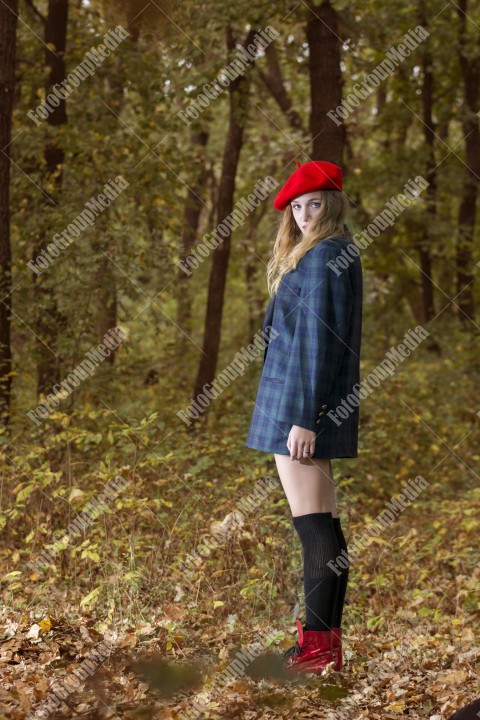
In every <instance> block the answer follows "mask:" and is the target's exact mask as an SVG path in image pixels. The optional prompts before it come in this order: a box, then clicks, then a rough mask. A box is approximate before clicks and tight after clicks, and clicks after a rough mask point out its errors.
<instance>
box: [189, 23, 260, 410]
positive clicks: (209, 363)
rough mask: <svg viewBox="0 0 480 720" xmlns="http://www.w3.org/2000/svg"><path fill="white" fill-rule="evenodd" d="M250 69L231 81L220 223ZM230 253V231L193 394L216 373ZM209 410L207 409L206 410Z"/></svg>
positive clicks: (214, 274) (220, 253) (214, 272)
mask: <svg viewBox="0 0 480 720" xmlns="http://www.w3.org/2000/svg"><path fill="white" fill-rule="evenodd" d="M254 37H255V31H254V30H250V31H249V33H248V35H247V38H246V40H245V43H244V47H245V48H246V47H247V46H248V45H249V44H250V43H252V42H253V39H254ZM235 47H236V45H235V42H234V38H233V37H232V32H231V29H230V28H228V29H227V48H228V52H229V54H230V53H232V52H233V51H234V50H235ZM249 93H250V72H246V73H245V74H244V75H239V76H238V77H237V78H235V80H234V81H233V82H232V83H231V84H230V85H229V102H230V115H229V126H228V131H227V138H226V141H225V147H224V152H223V164H222V176H221V181H220V187H219V192H218V202H217V223H218V224H219V223H221V222H222V221H223V220H224V219H225V218H226V217H227V215H229V213H230V212H231V211H232V210H233V201H234V194H235V176H236V174H237V167H238V162H239V159H240V151H241V149H242V144H243V133H244V128H245V124H246V120H247V116H248V99H249ZM229 256H230V235H228V236H227V237H226V238H224V239H223V241H222V242H221V243H220V244H218V245H217V247H216V248H215V250H214V251H213V258H212V268H211V272H210V281H209V286H208V299H207V311H206V315H205V327H204V339H203V354H202V357H201V360H200V365H199V369H198V374H197V378H196V381H195V389H194V397H197V396H198V395H199V394H200V393H202V392H203V388H204V386H205V385H207V386H208V384H209V383H211V382H212V380H213V379H214V377H215V372H216V369H217V361H218V352H219V348H220V334H221V326H222V316H223V300H224V295H225V283H226V278H227V270H228V259H229ZM205 412H206V410H205Z"/></svg>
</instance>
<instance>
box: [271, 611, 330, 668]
mask: <svg viewBox="0 0 480 720" xmlns="http://www.w3.org/2000/svg"><path fill="white" fill-rule="evenodd" d="M295 622H296V625H297V631H298V641H297V642H296V643H295V645H294V646H293V647H291V648H289V649H288V650H287V651H286V652H285V653H284V655H283V662H284V667H285V668H286V669H292V670H293V671H303V672H311V673H316V674H317V675H320V674H321V673H322V671H323V670H324V669H325V668H326V666H327V665H328V663H331V662H336V658H335V656H334V655H333V654H332V632H331V630H304V629H303V627H302V623H301V622H300V620H296V621H295Z"/></svg>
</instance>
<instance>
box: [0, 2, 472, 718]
mask: <svg viewBox="0 0 480 720" xmlns="http://www.w3.org/2000/svg"><path fill="white" fill-rule="evenodd" d="M479 26H480V7H479V6H478V4H475V3H473V2H471V0H458V2H455V1H454V0H445V1H443V0H417V1H416V2H411V1H409V2H403V3H400V2H398V1H395V2H391V3H389V2H385V0H353V1H351V2H346V1H343V0H332V1H331V2H329V1H328V0H324V1H323V2H319V3H316V4H315V3H314V2H312V0H300V2H296V1H294V0H280V1H279V2H275V3H267V2H263V1H262V0H252V1H251V2H248V3H246V2H237V3H234V4H224V3H215V2H196V3H193V2H190V0H186V1H185V2H183V3H181V4H180V3H174V2H169V1H168V0H127V1H126V2H123V3H114V2H101V1H100V0H99V1H98V2H97V1H96V0H91V2H88V1H87V0H21V1H20V2H17V0H2V2H1V3H0V96H1V99H2V100H1V106H0V142H1V146H0V147H1V148H2V153H1V154H0V258H1V275H0V284H1V287H0V292H1V298H2V302H1V303H0V377H1V385H0V411H1V420H2V428H1V434H0V442H1V445H2V456H1V465H2V467H1V471H2V474H1V478H2V485H1V505H0V527H1V532H2V543H1V548H0V580H1V599H2V618H1V621H2V626H1V632H2V649H1V653H2V655H1V659H2V664H1V666H0V667H1V672H2V676H3V680H2V687H1V689H0V712H1V713H3V714H2V715H1V717H15V718H23V717H41V716H42V715H41V714H39V713H41V711H43V712H44V715H43V717H45V716H48V717H52V718H57V717H58V718H64V717H70V716H72V717H73V716H75V717H76V716H77V715H78V713H81V714H82V715H81V716H82V717H91V718H100V717H102V718H107V717H112V718H113V717H119V718H120V717H121V718H134V717H135V718H137V717H152V718H153V717H162V718H163V717H165V718H181V717H199V718H203V717H204V718H217V717H218V718H220V717H242V718H273V717H290V716H292V715H293V714H295V715H296V716H297V717H321V718H323V717H326V718H328V717H334V718H336V719H337V720H338V718H382V720H383V719H384V718H396V717H400V716H405V715H408V717H415V718H424V717H427V718H430V719H431V720H432V719H435V720H441V718H447V717H449V716H450V715H451V713H452V712H454V710H455V709H456V708H459V707H462V706H463V705H465V704H466V703H467V702H469V701H471V700H473V699H475V698H476V697H478V695H480V688H479V684H478V657H479V654H480V649H479V647H478V643H477V642H476V641H475V637H478V620H479V611H480V601H479V597H478V581H479V577H480V555H479V551H478V525H479V521H478V518H479V508H480V491H479V484H478V479H479V470H480V467H479V463H478V460H479V457H480V454H479V441H480V431H479V422H480V406H479V402H478V397H479V396H478V387H479V371H480V354H479V352H478V339H479V331H480V327H479V318H478V302H479V280H478V274H479V271H480V253H479V251H478V237H479V231H478V220H477V215H478V210H477V206H478V200H477V195H478V179H479V177H480V130H479V86H480V53H479V49H480V27H479ZM259 38H261V40H259ZM312 159H322V160H329V161H331V162H335V163H338V164H340V165H341V166H342V168H343V170H344V190H345V192H346V193H347V195H348V197H349V199H350V203H351V219H350V222H349V228H350V230H351V232H352V234H353V235H354V237H357V238H363V241H362V244H363V247H361V246H360V247H361V250H360V254H361V260H362V265H363V270H364V322H363V336H362V358H361V376H362V378H367V377H370V378H376V379H377V381H378V382H377V384H376V386H374V387H373V389H372V391H371V392H370V393H366V395H365V397H364V399H362V401H361V408H360V441H359V456H358V458H355V459H350V460H338V461H334V472H335V478H336V482H337V483H338V503H339V511H340V517H341V518H342V522H343V524H344V527H345V532H346V536H347V542H348V543H349V544H350V547H351V548H352V559H353V561H352V562H351V568H350V582H349V589H348V595H347V605H346V610H345V618H344V620H345V630H344V632H345V660H346V662H345V668H344V671H343V672H342V673H333V674H331V675H330V676H329V677H328V678H326V679H322V680H318V679H316V680H311V679H310V681H308V682H306V683H303V684H302V683H301V684H298V685H295V687H292V686H290V685H289V684H288V683H289V682H290V681H286V680H285V679H281V678H280V679H279V678H278V677H275V676H274V675H275V673H274V672H273V671H272V667H271V666H268V668H267V669H268V672H266V666H265V665H264V666H262V668H263V671H265V672H264V676H263V677H259V675H258V668H257V675H255V676H254V677H252V667H253V666H254V663H247V664H246V666H245V667H244V668H243V670H241V671H240V670H238V668H237V671H236V674H235V673H234V677H233V678H231V679H230V681H229V682H224V681H222V678H223V677H224V676H223V675H222V673H224V672H225V669H226V668H229V667H230V663H232V661H233V660H234V659H235V657H237V655H236V654H237V653H239V652H240V653H241V652H242V651H244V650H245V648H248V647H250V646H251V643H252V642H253V641H254V640H255V641H256V642H257V643H259V647H260V649H262V650H263V651H265V652H266V653H269V655H268V657H269V658H270V659H271V658H272V656H273V655H275V654H276V655H279V654H280V653H281V652H282V650H284V649H285V648H287V647H289V646H290V645H291V644H292V643H293V639H294V638H293V631H294V629H295V626H294V620H295V617H297V615H298V614H300V616H301V613H302V595H301V590H302V575H301V555H300V553H301V548H300V545H299V541H298V539H297V538H296V536H295V533H294V531H293V527H292V524H291V517H290V511H289V508H288V505H287V502H286V499H285V497H284V496H283V493H282V491H281V488H280V486H279V484H278V482H272V480H275V479H276V480H277V481H278V477H277V474H276V470H275V466H274V462H273V457H272V456H269V455H268V454H267V453H261V452H257V451H253V450H250V449H247V448H246V447H245V439H246V434H247V431H248V425H249V422H250V417H251V413H252V409H253V403H254V399H255V395H256V388H257V384H258V379H259V376H260V372H261V364H262V359H263V352H261V351H259V349H258V343H257V339H258V332H259V330H260V329H261V324H262V319H263V316H264V312H265V308H266V304H267V302H268V293H267V288H266V272H265V271H266V263H267V261H268V257H269V253H270V251H271V246H272V242H273V238H274V235H275V228H276V224H277V222H278V215H279V214H278V213H277V211H275V210H274V209H273V206H272V202H273V197H274V194H275V192H276V191H275V187H280V185H281V184H283V182H284V181H285V179H286V178H287V177H288V175H289V174H291V173H292V172H293V171H294V170H295V169H296V167H297V165H296V161H298V162H301V163H302V164H303V163H304V162H308V161H309V160H312ZM419 178H420V179H421V180H420V181H421V183H422V188H421V191H417V192H416V193H414V194H413V196H410V197H408V196H406V193H407V190H406V188H407V187H409V186H410V187H411V183H412V181H415V180H416V179H417V182H418V180H419ZM265 182H270V183H271V187H272V188H273V189H272V190H271V192H265V191H264V190H263V197H260V198H259V196H258V190H256V188H257V189H258V188H259V187H262V188H263V189H265ZM409 183H410V185H409ZM402 194H403V195H402ZM400 196H402V197H403V199H399V198H400ZM405 197H407V200H405ZM399 203H400V204H399ZM392 208H393V211H392ZM386 210H390V214H388V213H386ZM392 216H393V217H392ZM228 218H234V222H230V225H229V223H228ZM378 218H383V227H382V228H381V229H380V230H379V229H378V228H379V225H378V223H379V220H378ZM386 220H387V221H386ZM225 228H226V230H225ZM365 233H366V234H365ZM212 237H216V239H217V242H213V243H212V242H211V239H212ZM366 238H369V241H368V242H367V241H366V240H365V239H366ZM208 241H210V244H209V242H208ZM192 257H193V258H194V259H193V260H192ZM189 258H190V259H189ZM185 269H188V272H186V271H185ZM417 326H421V327H422V328H425V329H426V331H427V333H428V336H427V337H426V339H425V340H424V341H423V342H421V343H420V344H419V345H418V347H417V348H415V349H414V350H412V351H411V352H409V353H405V354H404V355H402V356H401V359H400V360H398V355H397V361H396V362H394V363H393V367H391V368H390V371H387V372H384V373H383V375H381V374H380V370H379V368H381V367H384V368H385V367H387V366H386V365H385V364H384V365H383V366H382V365H381V363H383V362H384V361H385V359H386V358H387V357H389V356H388V353H389V352H390V351H391V349H392V348H398V346H399V344H401V343H403V341H404V340H405V338H406V336H407V335H408V333H409V331H411V330H412V329H414V328H416V327H417ZM239 358H240V360H241V361H240V360H239ZM217 378H222V384H221V386H220V391H219V392H218V393H216V394H215V396H213V397H210V398H209V397H208V394H207V399H206V402H204V400H203V399H201V400H199V404H198V403H197V402H196V401H197V399H199V396H201V395H202V393H205V390H206V389H207V390H208V388H210V387H211V384H212V383H214V381H216V379H217ZM193 401H195V403H194V404H195V406H196V408H197V411H192V412H191V413H190V416H188V409H189V407H190V406H191V404H192V402H193ZM202 404H203V405H204V407H202ZM185 413H187V416H186V415H185ZM195 414H196V416H197V417H196V418H195V422H190V421H189V417H190V419H191V417H192V416H193V415H195ZM185 420H187V421H185ZM419 477H420V478H423V479H424V480H425V481H426V485H425V488H424V489H423V490H422V492H421V493H419V494H418V497H416V498H415V499H414V500H412V501H409V502H408V503H407V505H406V506H405V507H404V508H400V510H398V506H395V507H396V508H397V510H396V511H394V512H393V513H392V511H391V510H389V511H388V512H389V513H390V515H389V514H388V513H387V514H386V515H382V517H383V518H384V520H383V522H382V524H379V521H378V518H379V517H380V516H381V514H382V513H384V511H386V510H388V508H389V507H390V508H391V503H392V499H394V498H395V497H397V496H398V494H399V493H401V492H402V491H403V490H404V489H405V487H407V486H409V483H410V484H411V483H412V482H413V481H414V479H415V478H419ZM269 478H270V480H268V479H269ZM269 483H270V484H269ZM266 487H267V488H268V492H263V491H264V490H265V488H266ZM259 490H260V491H262V492H263V494H262V493H261V494H260V495H259ZM259 498H260V499H259ZM389 504H390V505H389ZM392 514H393V517H392ZM385 518H386V519H387V520H385ZM372 528H374V529H375V528H376V529H377V531H376V532H373V531H372ZM205 548H207V549H205ZM355 549H356V550H357V552H353V551H354V550H355ZM192 558H193V560H192ZM195 558H196V560H195ZM262 638H263V639H262ZM265 638H267V639H265ZM105 643H106V645H105ZM104 647H107V648H108V652H107V651H106V650H105V652H103V651H102V650H101V648H104ZM255 647H257V646H255ZM102 652H103V654H102ZM87 660H88V661H89V663H90V664H89V665H88V669H87V671H86V672H83V674H82V672H81V668H82V667H84V665H82V663H83V664H84V663H85V662H86V661H87ZM265 662H266V661H265ZM267 665H268V662H267ZM77 671H79V672H78V676H77V675H75V673H77ZM260 674H261V673H260ZM265 674H266V676H265ZM72 678H76V682H75V683H74V682H71V683H70V685H69V683H68V680H69V679H70V680H71V679H72ZM57 691H58V692H57ZM42 708H43V710H42ZM195 713H196V714H195Z"/></svg>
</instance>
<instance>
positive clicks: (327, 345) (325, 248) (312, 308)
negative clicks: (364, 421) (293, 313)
mask: <svg viewBox="0 0 480 720" xmlns="http://www.w3.org/2000/svg"><path fill="white" fill-rule="evenodd" d="M338 254H339V251H338V246H337V245H336V244H335V243H332V242H330V241H328V240H327V241H322V242H320V243H319V245H318V246H315V247H314V248H312V249H311V250H310V251H309V252H308V253H307V255H306V256H305V259H306V262H305V270H304V272H305V275H304V278H303V281H302V287H301V292H300V300H299V308H298V313H297V319H296V323H295V330H294V337H293V343H292V347H291V351H290V356H289V360H288V365H287V370H286V375H285V382H284V384H283V390H282V397H281V400H280V405H279V408H278V414H277V418H278V420H280V421H283V422H287V423H289V424H292V425H299V426H300V427H303V428H307V429H308V430H313V431H315V432H318V431H319V428H320V424H319V423H320V419H321V416H322V415H324V414H325V411H327V403H328V397H329V393H330V391H331V389H332V387H333V385H334V383H335V380H336V377H337V375H338V372H339V369H340V366H341V363H342V358H343V355H344V352H345V349H346V347H347V346H346V340H347V338H348V330H349V323H350V315H351V312H352V303H353V292H352V288H351V285H350V278H349V273H348V269H345V270H340V268H338V266H337V269H336V270H335V269H334V267H333V262H331V263H330V266H329V265H328V264H327V263H329V262H330V261H334V260H335V258H336V257H337V255H338ZM328 409H330V408H328ZM317 421H318V422H317Z"/></svg>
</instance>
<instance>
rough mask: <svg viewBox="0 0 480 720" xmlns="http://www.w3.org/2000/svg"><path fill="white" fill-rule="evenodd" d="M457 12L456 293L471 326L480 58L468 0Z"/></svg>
mask: <svg viewBox="0 0 480 720" xmlns="http://www.w3.org/2000/svg"><path fill="white" fill-rule="evenodd" d="M457 13H458V17H459V22H460V33H459V48H458V53H459V61H460V69H461V73H462V78H463V85H464V107H463V112H462V128H463V133H464V135H465V155H466V158H465V160H466V162H465V165H464V166H463V191H462V199H461V202H460V209H459V214H458V236H457V279H456V280H457V288H456V290H457V297H456V300H455V302H456V304H457V306H458V308H459V319H460V321H461V322H462V324H464V325H465V326H466V327H468V328H470V329H471V328H473V327H474V326H472V324H471V323H470V322H469V320H472V321H473V320H474V312H475V308H474V300H473V279H474V275H473V272H474V270H473V268H474V264H473V238H474V230H475V211H476V204H477V183H478V179H479V177H480V130H479V124H478V116H477V112H478V90H479V80H480V59H479V55H478V51H477V52H472V48H467V40H468V36H467V31H466V20H465V18H466V17H467V15H468V10H467V0H459V5H458V8H457ZM477 45H478V42H477Z"/></svg>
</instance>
